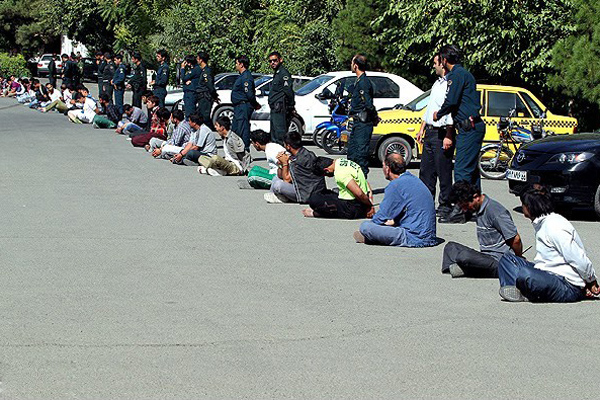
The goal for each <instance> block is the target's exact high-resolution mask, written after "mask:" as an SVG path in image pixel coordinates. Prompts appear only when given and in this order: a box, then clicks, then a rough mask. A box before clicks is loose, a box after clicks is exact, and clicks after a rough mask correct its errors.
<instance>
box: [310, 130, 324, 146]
mask: <svg viewBox="0 0 600 400" xmlns="http://www.w3.org/2000/svg"><path fill="white" fill-rule="evenodd" d="M323 133H325V128H319V129H315V131H314V132H313V134H312V141H313V143H314V144H315V146H317V147H320V148H323Z"/></svg>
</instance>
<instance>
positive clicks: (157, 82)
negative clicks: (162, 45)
mask: <svg viewBox="0 0 600 400" xmlns="http://www.w3.org/2000/svg"><path fill="white" fill-rule="evenodd" d="M156 61H158V64H159V67H158V71H156V78H155V79H154V80H153V81H152V82H150V83H151V84H152V85H153V88H152V94H153V95H155V96H156V97H158V106H159V107H160V108H163V107H164V106H165V97H167V84H168V83H169V64H168V63H167V51H166V50H163V49H161V50H158V51H157V52H156Z"/></svg>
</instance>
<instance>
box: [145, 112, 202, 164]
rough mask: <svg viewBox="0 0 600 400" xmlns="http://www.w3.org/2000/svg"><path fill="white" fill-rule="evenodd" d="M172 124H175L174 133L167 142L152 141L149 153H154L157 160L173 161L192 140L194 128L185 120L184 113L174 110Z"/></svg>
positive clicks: (157, 139) (155, 139)
mask: <svg viewBox="0 0 600 400" xmlns="http://www.w3.org/2000/svg"><path fill="white" fill-rule="evenodd" d="M171 123H172V124H173V133H172V134H171V137H170V138H169V139H167V140H161V139H159V138H152V139H150V143H149V148H148V151H151V152H152V156H153V157H155V158H159V157H160V158H166V159H171V158H172V157H173V155H175V154H177V153H179V152H180V151H181V150H182V149H183V146H185V144H186V143H187V142H189V140H190V135H191V134H192V127H191V126H190V124H189V122H187V121H186V120H185V117H184V115H183V111H181V110H174V111H173V114H171Z"/></svg>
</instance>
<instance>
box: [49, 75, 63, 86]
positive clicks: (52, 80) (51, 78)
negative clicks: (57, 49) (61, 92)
mask: <svg viewBox="0 0 600 400" xmlns="http://www.w3.org/2000/svg"><path fill="white" fill-rule="evenodd" d="M48 80H49V81H50V84H51V85H52V87H53V88H54V89H60V88H57V87H56V76H52V75H50V76H49V77H48Z"/></svg>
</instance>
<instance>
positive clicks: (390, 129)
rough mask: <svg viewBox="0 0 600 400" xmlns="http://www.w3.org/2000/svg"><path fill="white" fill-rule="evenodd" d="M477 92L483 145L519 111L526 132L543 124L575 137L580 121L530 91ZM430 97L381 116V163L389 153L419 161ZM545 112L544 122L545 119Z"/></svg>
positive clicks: (377, 138) (377, 137) (376, 145)
mask: <svg viewBox="0 0 600 400" xmlns="http://www.w3.org/2000/svg"><path fill="white" fill-rule="evenodd" d="M477 91H478V92H479V94H480V96H481V97H480V99H481V106H482V107H481V108H482V109H481V117H482V119H483V121H484V122H485V126H486V130H485V137H484V143H490V142H497V141H498V140H499V135H498V128H497V124H498V122H499V121H500V117H501V116H508V114H509V112H510V110H512V109H515V111H516V117H514V118H513V121H515V122H517V123H518V124H519V125H521V126H523V127H525V128H530V127H531V126H532V125H539V124H540V122H542V126H543V128H544V130H545V131H546V132H547V133H549V134H559V135H560V134H572V133H575V132H576V131H577V119H575V118H571V117H567V116H562V115H556V114H553V113H551V112H550V111H548V110H547V108H546V106H544V105H543V104H542V102H541V101H540V100H539V99H538V98H537V97H535V96H534V95H533V94H532V93H531V92H530V91H529V90H527V89H523V88H520V87H514V86H499V85H477ZM429 93H430V91H427V92H424V93H423V94H422V95H420V96H419V97H417V98H416V99H414V100H412V101H411V102H410V103H408V104H406V105H403V106H397V107H396V108H394V109H392V110H385V111H380V112H379V117H380V118H381V121H380V122H379V125H377V126H376V127H375V128H374V129H373V137H372V138H371V146H370V148H371V154H374V155H376V156H377V158H379V160H380V161H383V159H384V157H385V155H386V154H387V153H389V152H390V151H395V152H398V153H400V154H402V155H403V156H404V158H405V159H406V160H407V161H408V162H410V160H411V159H413V157H417V158H420V156H421V151H422V146H421V145H420V144H418V143H417V141H416V139H415V137H416V136H417V133H418V132H419V128H420V127H421V122H422V120H423V119H422V118H423V115H424V114H425V108H426V107H427V103H428V102H429ZM544 112H545V118H543V119H542V117H543V116H544Z"/></svg>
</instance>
